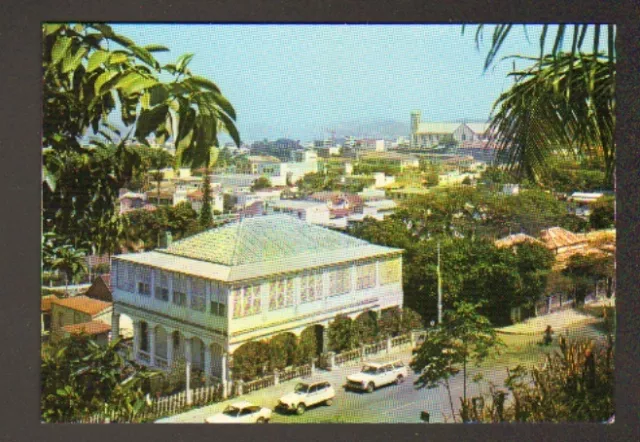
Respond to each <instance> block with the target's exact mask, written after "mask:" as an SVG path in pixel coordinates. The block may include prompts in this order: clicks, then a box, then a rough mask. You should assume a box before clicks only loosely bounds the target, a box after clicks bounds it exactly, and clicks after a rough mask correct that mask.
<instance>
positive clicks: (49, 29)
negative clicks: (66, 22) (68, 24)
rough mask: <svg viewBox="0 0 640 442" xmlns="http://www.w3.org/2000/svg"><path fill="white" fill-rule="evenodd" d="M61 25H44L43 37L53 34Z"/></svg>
mask: <svg viewBox="0 0 640 442" xmlns="http://www.w3.org/2000/svg"><path fill="white" fill-rule="evenodd" d="M62 26H63V24H62V23H45V24H44V25H43V26H42V28H43V29H44V35H51V34H55V33H56V32H57V31H58V30H59V29H60V28H62Z"/></svg>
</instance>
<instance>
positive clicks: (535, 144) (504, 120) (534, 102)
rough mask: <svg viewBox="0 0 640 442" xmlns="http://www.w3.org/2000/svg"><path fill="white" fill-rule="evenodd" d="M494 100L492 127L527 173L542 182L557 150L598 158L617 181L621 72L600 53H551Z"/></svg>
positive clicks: (506, 153)
mask: <svg viewBox="0 0 640 442" xmlns="http://www.w3.org/2000/svg"><path fill="white" fill-rule="evenodd" d="M511 75H515V76H518V77H519V79H518V82H517V83H516V84H515V85H514V86H513V87H512V88H511V89H510V90H508V91H507V92H505V93H503V94H502V95H501V96H500V97H499V98H498V100H497V101H496V103H495V104H494V108H493V111H494V112H495V114H494V115H493V118H492V123H491V125H492V131H493V133H494V134H496V136H495V137H494V142H495V144H496V147H497V148H498V151H499V152H500V153H501V156H502V159H504V160H506V163H507V164H508V165H509V166H510V167H511V168H512V169H513V170H514V171H515V172H516V174H517V175H519V176H520V177H523V178H529V179H531V180H533V181H538V182H539V181H542V177H543V175H544V172H545V166H546V164H547V160H548V159H549V158H550V156H551V155H553V154H554V153H565V154H570V155H575V156H578V157H590V158H596V159H598V160H599V161H601V162H602V164H603V165H604V170H605V182H604V183H603V184H604V185H606V186H610V185H612V183H613V168H614V159H615V145H614V143H613V130H614V126H615V99H614V88H615V75H610V70H609V66H608V60H607V59H606V58H605V57H603V56H600V55H581V56H580V57H578V58H575V57H573V56H572V55H571V54H570V53H560V54H557V55H555V56H554V55H547V56H545V57H544V58H543V59H542V60H541V61H537V62H536V63H535V64H534V65H533V66H532V67H530V68H528V69H526V70H524V71H515V72H512V73H511Z"/></svg>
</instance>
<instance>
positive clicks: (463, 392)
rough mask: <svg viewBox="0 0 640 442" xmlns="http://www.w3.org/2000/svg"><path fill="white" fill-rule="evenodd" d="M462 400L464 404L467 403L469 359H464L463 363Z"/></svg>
mask: <svg viewBox="0 0 640 442" xmlns="http://www.w3.org/2000/svg"><path fill="white" fill-rule="evenodd" d="M462 399H463V401H464V403H465V404H466V403H467V357H466V356H465V357H464V361H463V362H462Z"/></svg>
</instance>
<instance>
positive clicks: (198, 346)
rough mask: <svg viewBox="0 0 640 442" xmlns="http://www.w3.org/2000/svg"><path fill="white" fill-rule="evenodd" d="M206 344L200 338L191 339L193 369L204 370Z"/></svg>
mask: <svg viewBox="0 0 640 442" xmlns="http://www.w3.org/2000/svg"><path fill="white" fill-rule="evenodd" d="M204 349H205V345H204V342H202V340H201V339H200V338H197V337H193V338H191V367H192V368H193V369H194V370H204Z"/></svg>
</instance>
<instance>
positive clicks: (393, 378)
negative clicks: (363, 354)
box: [345, 361, 407, 393]
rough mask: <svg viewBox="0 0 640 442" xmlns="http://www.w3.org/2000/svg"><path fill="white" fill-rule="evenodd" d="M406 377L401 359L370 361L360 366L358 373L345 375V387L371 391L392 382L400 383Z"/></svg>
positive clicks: (405, 369)
mask: <svg viewBox="0 0 640 442" xmlns="http://www.w3.org/2000/svg"><path fill="white" fill-rule="evenodd" d="M406 378H407V367H406V366H405V365H404V364H403V363H402V361H394V362H385V363H376V362H370V363H368V364H365V365H364V366H363V367H362V370H361V371H360V373H356V374H352V375H350V376H347V383H346V385H345V388H348V389H355V390H365V391H366V392H368V393H372V392H373V390H375V389H376V388H378V387H381V386H383V385H388V384H393V383H395V384H400V383H402V382H404V380H405V379H406Z"/></svg>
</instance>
